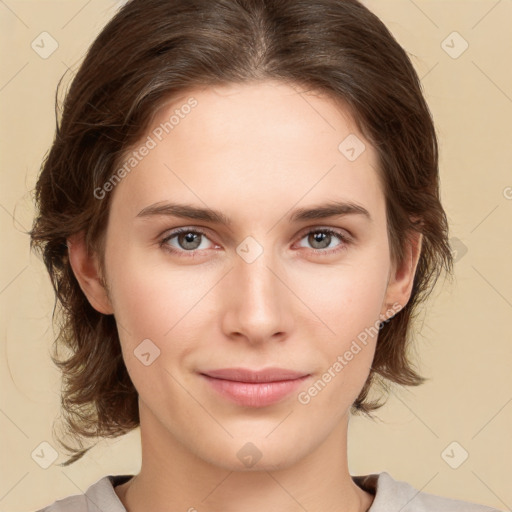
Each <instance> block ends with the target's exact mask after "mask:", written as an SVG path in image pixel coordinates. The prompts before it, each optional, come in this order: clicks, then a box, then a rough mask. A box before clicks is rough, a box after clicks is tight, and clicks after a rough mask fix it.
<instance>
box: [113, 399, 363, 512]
mask: <svg viewBox="0 0 512 512" xmlns="http://www.w3.org/2000/svg"><path fill="white" fill-rule="evenodd" d="M140 421H141V428H140V431H141V447H142V465H141V470H140V472H139V474H138V475H136V476H135V477H133V478H132V479H131V480H129V481H128V482H126V483H125V484H122V485H120V486H118V487H116V488H115V490H116V493H117V495H118V496H119V498H120V499H121V501H122V503H123V504H124V506H125V508H126V510H127V511H128V512H141V511H143V510H161V511H169V512H171V511H175V510H183V511H188V512H202V511H204V510H208V511H209V512H221V511H222V512H235V511H239V510H244V512H256V511H258V512H261V510H262V509H263V510H280V511H283V512H304V510H307V511H308V512H320V511H322V512H366V511H367V510H368V508H369V507H370V505H371V503H372V501H373V496H372V495H370V494H369V493H367V492H365V491H363V490H362V489H361V488H359V487H358V486H357V485H356V484H355V483H354V481H353V480H352V477H351V476H350V474H349V472H348V465H347V427H348V417H347V418H345V420H344V421H343V422H342V424H340V425H339V427H338V428H336V429H335V430H334V431H333V432H331V433H330V435H329V436H328V437H327V438H326V439H325V440H324V441H323V443H321V444H320V445H319V446H318V447H317V448H316V449H315V450H314V451H313V452H311V453H309V454H308V455H307V456H306V457H304V458H302V459H300V460H297V461H296V462H294V463H292V464H291V465H290V464H286V466H285V465H284V464H283V465H278V466H277V467H276V466H275V465H274V466H272V467H265V466H264V465H261V464H258V469H247V470H243V471H240V470H234V469H232V468H230V467H220V466H219V465H218V464H215V462H214V461H207V460H205V459H204V458H200V457H199V456H198V455H197V454H195V453H191V451H190V450H188V449H187V448H185V447H184V446H183V444H181V443H180V442H179V441H178V440H177V439H176V438H175V437H173V436H172V435H171V433H170V432H169V431H168V430H166V429H165V428H164V427H163V425H162V424H161V423H160V422H158V420H157V419H156V418H155V417H154V416H153V415H152V414H151V413H150V411H149V410H148V409H147V408H146V407H144V406H143V405H142V404H141V407H140ZM290 458H293V455H292V457H290ZM290 458H289V459H290ZM261 462H263V457H262V460H261Z"/></svg>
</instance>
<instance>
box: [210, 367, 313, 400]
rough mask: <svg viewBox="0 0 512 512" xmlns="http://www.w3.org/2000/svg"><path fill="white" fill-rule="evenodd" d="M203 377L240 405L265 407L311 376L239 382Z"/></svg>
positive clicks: (290, 391)
mask: <svg viewBox="0 0 512 512" xmlns="http://www.w3.org/2000/svg"><path fill="white" fill-rule="evenodd" d="M202 377H204V378H205V379H206V381H207V382H208V383H209V384H210V386H212V388H213V389H214V390H215V391H217V392H218V393H220V394H221V395H222V396H224V397H225V398H227V399H228V400H231V401H232V402H235V403H236V404H238V405H244V406H246V407H264V406H266V405H271V404H274V403H276V402H279V401H280V400H282V399H283V398H285V397H286V396H287V395H289V394H290V393H292V392H293V391H296V390H297V388H298V387H299V386H300V385H301V384H302V383H303V382H304V381H305V380H306V379H307V378H308V377H309V376H308V375H306V376H305V377H301V378H300V379H293V380H282V381H276V382H238V381H233V380H223V379H215V378H213V377H209V376H208V375H202Z"/></svg>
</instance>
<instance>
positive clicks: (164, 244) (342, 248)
mask: <svg viewBox="0 0 512 512" xmlns="http://www.w3.org/2000/svg"><path fill="white" fill-rule="evenodd" d="M181 233H193V234H197V235H202V236H204V237H206V238H208V234H207V233H206V232H204V231H202V230H201V229H198V228H194V229H191V228H178V229H175V230H174V231H172V232H171V233H169V234H167V236H165V237H164V238H163V239H162V240H161V241H160V243H159V245H160V247H161V248H162V249H164V250H165V251H168V252H170V253H172V254H175V255H178V256H179V257H185V258H194V257H196V256H197V254H198V253H199V252H200V251H201V250H204V249H194V250H191V251H185V250H178V249H175V248H174V247H171V246H170V245H169V244H168V243H167V242H169V240H172V239H173V238H175V237H176V236H178V235H180V234H181ZM312 233H323V234H328V235H331V236H335V237H336V238H338V240H339V241H340V242H341V243H340V244H339V245H337V246H336V247H335V248H334V249H329V250H324V249H309V252H311V253H313V254H314V255H315V256H331V255H333V254H337V253H339V252H341V251H345V250H347V246H348V245H350V243H351V239H350V238H349V237H348V236H347V235H345V234H342V233H340V232H339V231H335V230H333V229H331V228H314V229H311V230H309V231H307V232H306V233H303V234H302V236H301V237H300V238H299V240H302V239H303V238H305V237H307V236H309V235H310V234H312ZM187 253H188V254H187Z"/></svg>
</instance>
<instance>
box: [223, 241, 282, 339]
mask: <svg viewBox="0 0 512 512" xmlns="http://www.w3.org/2000/svg"><path fill="white" fill-rule="evenodd" d="M278 268H279V264H278V262H277V260H276V258H275V257H274V253H273V251H272V250H271V249H270V247H269V248H268V249H266V248H264V247H263V245H262V244H260V243H258V242H256V240H254V239H251V237H248V239H246V240H244V241H243V242H242V243H241V244H240V245H239V247H238V248H237V255H236V257H235V262H234V268H233V272H232V276H231V282H230V285H231V286H232V287H233V292H232V294H231V300H230V301H229V302H230V307H229V309H230V311H229V312H227V313H228V314H227V317H228V318H229V319H230V320H229V322H228V325H227V326H226V329H227V331H230V332H227V333H233V332H237V333H240V334H242V335H245V336H246V337H247V338H248V339H250V340H251V341H256V340H264V339H267V338H269V337H271V336H272V335H274V334H276V333H280V332H286V331H287V330H288V329H289V328H290V325H289V315H290V308H291V304H289V303H288V300H289V298H290V297H289V295H287V294H286V293H285V292H286V290H284V289H283V288H284V285H283V283H282V282H281V281H280V279H279V278H278V277H276V275H275V274H274V273H276V274H278V275H279V270H278Z"/></svg>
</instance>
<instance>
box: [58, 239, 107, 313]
mask: <svg viewBox="0 0 512 512" xmlns="http://www.w3.org/2000/svg"><path fill="white" fill-rule="evenodd" d="M66 241H67V246H68V255H69V263H70V265H71V268H72V269H73V273H74V274H75V277H76V279H77V281H78V284H79V285H80V288H81V289H82V291H83V292H84V294H85V296H86V297H87V300H88V301H89V303H90V304H91V306H92V307H93V308H94V309H95V310H96V311H98V312H100V313H103V314H104V315H111V314H113V313H114V310H113V308H112V304H111V303H110V299H109V298H108V295H107V290H106V288H105V286H104V284H103V279H102V276H101V275H100V266H99V262H98V257H97V255H96V254H90V253H89V251H88V250H87V246H86V243H85V238H84V235H83V233H76V234H74V235H72V236H70V237H69V238H67V240H66Z"/></svg>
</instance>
